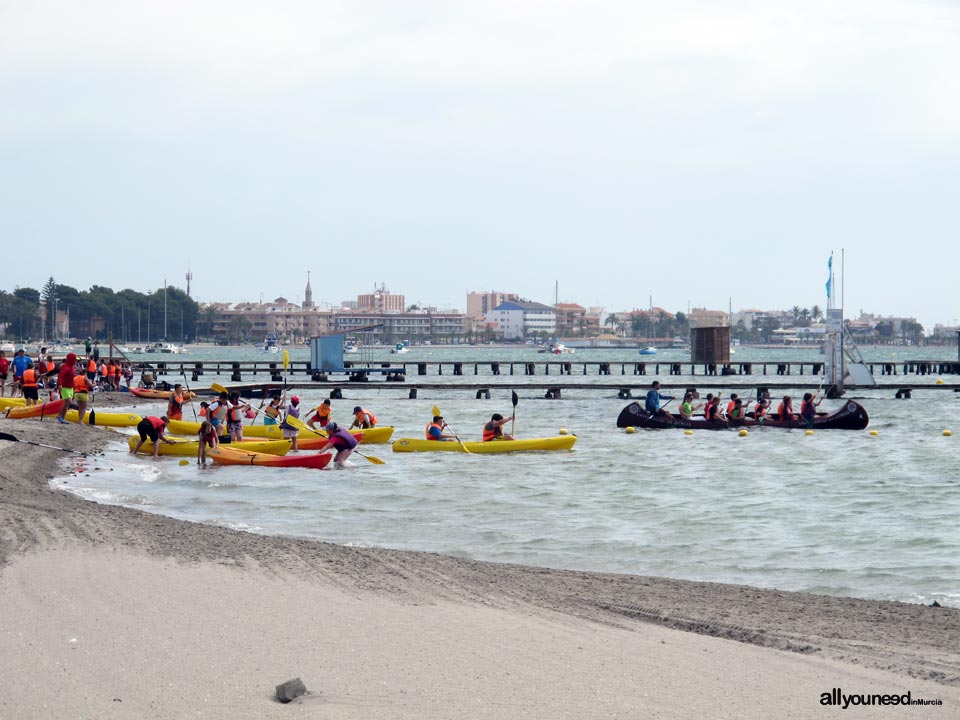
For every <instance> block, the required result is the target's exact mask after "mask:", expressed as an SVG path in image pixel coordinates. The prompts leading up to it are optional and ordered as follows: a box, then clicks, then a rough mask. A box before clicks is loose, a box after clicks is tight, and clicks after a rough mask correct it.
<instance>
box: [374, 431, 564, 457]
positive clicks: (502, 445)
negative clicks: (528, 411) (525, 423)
mask: <svg viewBox="0 0 960 720" xmlns="http://www.w3.org/2000/svg"><path fill="white" fill-rule="evenodd" d="M576 441H577V436H576V435H556V436H554V437H542V438H524V439H521V440H491V441H489V442H475V441H467V442H464V443H463V445H461V444H460V443H458V442H457V441H456V440H427V439H426V438H422V439H421V438H398V439H396V440H394V441H393V451H394V452H438V451H439V452H461V453H462V452H466V450H464V449H463V446H464V445H466V446H467V449H468V450H469V451H470V452H471V453H476V454H478V455H479V454H488V453H509V452H524V451H530V450H534V451H535V450H570V449H571V448H573V444H574V443H575V442H576Z"/></svg>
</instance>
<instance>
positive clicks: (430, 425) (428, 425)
mask: <svg viewBox="0 0 960 720" xmlns="http://www.w3.org/2000/svg"><path fill="white" fill-rule="evenodd" d="M430 428H436V429H437V430H439V431H440V432H441V433H442V432H443V425H441V424H440V423H435V422H431V423H427V433H426V434H427V440H438V439H439V438H435V437H433V436H432V435H431V434H430Z"/></svg>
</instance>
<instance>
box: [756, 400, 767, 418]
mask: <svg viewBox="0 0 960 720" xmlns="http://www.w3.org/2000/svg"><path fill="white" fill-rule="evenodd" d="M766 414H767V406H766V405H765V404H764V403H762V402H758V403H757V405H756V407H754V408H753V416H754V417H755V418H756V419H757V420H759V419H760V418H762V417H763V416H764V415H766Z"/></svg>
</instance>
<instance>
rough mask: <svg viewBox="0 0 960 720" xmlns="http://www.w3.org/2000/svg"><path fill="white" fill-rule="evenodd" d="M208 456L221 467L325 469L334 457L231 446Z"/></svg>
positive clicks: (209, 452) (212, 452) (220, 447)
mask: <svg viewBox="0 0 960 720" xmlns="http://www.w3.org/2000/svg"><path fill="white" fill-rule="evenodd" d="M207 455H208V456H209V457H211V458H212V459H213V461H214V462H216V463H220V464H221V465H257V466H263V467H304V468H316V469H318V470H319V469H322V468H325V467H326V466H327V465H328V464H329V463H330V460H331V458H332V457H333V455H331V454H330V453H298V454H296V455H283V456H277V455H267V454H266V453H257V452H247V451H245V450H233V449H232V448H230V447H229V446H225V445H220V446H219V447H217V448H214V449H212V450H207Z"/></svg>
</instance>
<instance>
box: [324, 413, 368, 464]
mask: <svg viewBox="0 0 960 720" xmlns="http://www.w3.org/2000/svg"><path fill="white" fill-rule="evenodd" d="M327 433H328V435H329V437H328V438H327V442H326V443H325V444H324V446H323V447H322V448H320V450H319V452H324V451H325V450H328V449H332V450H336V451H337V454H336V455H334V456H333V464H334V466H335V467H336V468H337V469H340V468H342V467H344V466H346V465H348V463H347V458H348V457H350V455H351V453H353V449H354V448H355V447H356V446H357V444H358V443H359V442H360V441H359V440H357V439H356V438H355V437H354V436H353V435H351V434H350V431H349V430H347V429H346V428H342V427H340V426H339V425H337V424H336V423H335V422H332V423H330V424H329V425H327Z"/></svg>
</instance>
